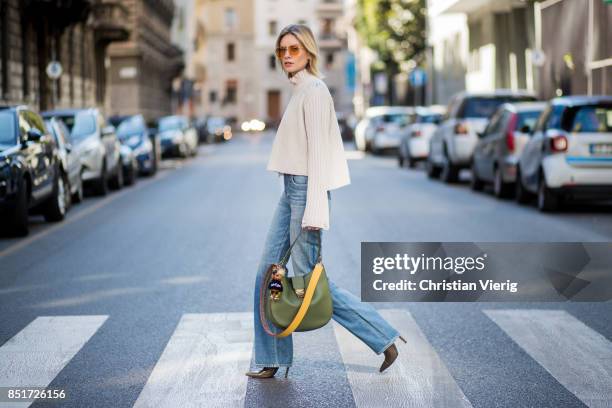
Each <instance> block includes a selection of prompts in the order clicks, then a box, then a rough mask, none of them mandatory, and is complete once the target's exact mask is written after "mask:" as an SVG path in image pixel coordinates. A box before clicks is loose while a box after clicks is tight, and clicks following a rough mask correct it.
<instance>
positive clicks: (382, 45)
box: [356, 0, 427, 71]
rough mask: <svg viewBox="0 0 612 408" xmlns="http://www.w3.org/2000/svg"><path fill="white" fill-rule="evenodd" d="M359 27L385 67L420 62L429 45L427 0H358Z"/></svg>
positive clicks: (393, 67) (392, 67)
mask: <svg viewBox="0 0 612 408" xmlns="http://www.w3.org/2000/svg"><path fill="white" fill-rule="evenodd" d="M357 7H358V9H357V19H356V28H357V31H358V32H359V34H360V36H361V37H362V38H363V39H364V40H365V42H366V43H367V45H368V46H369V47H370V48H372V49H373V50H374V51H376V52H377V53H378V55H379V58H380V61H381V62H382V63H384V66H385V70H391V71H395V70H397V68H398V66H399V65H400V64H401V63H402V62H406V61H410V60H412V61H414V63H416V64H418V63H419V62H420V61H421V59H422V57H423V51H424V50H425V46H426V18H427V8H426V0H358V1H357Z"/></svg>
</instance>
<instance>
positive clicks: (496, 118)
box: [484, 110, 505, 135]
mask: <svg viewBox="0 0 612 408" xmlns="http://www.w3.org/2000/svg"><path fill="white" fill-rule="evenodd" d="M504 112H505V111H504V110H498V111H497V112H496V113H495V114H494V115H493V117H492V118H491V120H490V121H489V125H488V126H487V128H486V129H485V131H484V133H485V134H487V135H490V134H492V133H497V132H498V131H499V129H500V128H501V124H502V118H503V116H504Z"/></svg>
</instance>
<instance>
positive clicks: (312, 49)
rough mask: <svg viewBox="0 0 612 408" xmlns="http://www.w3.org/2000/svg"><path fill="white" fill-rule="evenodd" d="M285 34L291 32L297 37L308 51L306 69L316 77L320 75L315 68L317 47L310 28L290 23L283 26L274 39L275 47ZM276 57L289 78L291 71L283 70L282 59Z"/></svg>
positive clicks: (277, 46)
mask: <svg viewBox="0 0 612 408" xmlns="http://www.w3.org/2000/svg"><path fill="white" fill-rule="evenodd" d="M287 34H292V35H293V36H295V38H297V40H298V42H299V43H300V45H301V46H302V48H304V50H306V53H308V62H307V63H306V70H307V71H308V72H310V73H311V74H312V75H314V76H316V77H319V78H320V77H321V73H320V72H319V69H318V68H317V62H318V60H319V48H318V47H317V41H316V40H315V37H314V35H313V34H312V31H311V30H310V28H308V26H307V25H305V24H291V25H288V26H287V27H285V28H283V29H282V30H281V32H280V34H278V38H277V39H276V48H279V47H280V43H281V40H282V39H283V37H284V36H286V35H287ZM276 59H277V60H279V61H280V66H281V68H282V70H283V71H284V72H285V73H286V74H287V77H288V78H291V76H292V75H291V73H289V72H287V71H285V68H284V67H283V61H282V59H281V58H279V57H278V56H276Z"/></svg>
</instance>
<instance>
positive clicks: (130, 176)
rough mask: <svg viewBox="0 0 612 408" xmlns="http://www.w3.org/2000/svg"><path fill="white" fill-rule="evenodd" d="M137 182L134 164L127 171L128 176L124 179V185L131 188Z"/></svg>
mask: <svg viewBox="0 0 612 408" xmlns="http://www.w3.org/2000/svg"><path fill="white" fill-rule="evenodd" d="M135 181H136V170H135V169H134V165H133V164H132V165H131V166H130V168H129V170H128V171H127V174H126V176H125V179H124V185H126V186H131V185H133V184H134V182H135Z"/></svg>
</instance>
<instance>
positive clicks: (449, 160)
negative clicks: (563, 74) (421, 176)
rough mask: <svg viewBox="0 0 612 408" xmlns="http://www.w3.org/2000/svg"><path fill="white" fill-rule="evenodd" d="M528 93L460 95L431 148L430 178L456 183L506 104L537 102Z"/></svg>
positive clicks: (450, 104)
mask: <svg viewBox="0 0 612 408" xmlns="http://www.w3.org/2000/svg"><path fill="white" fill-rule="evenodd" d="M535 100H536V98H535V96H534V95H533V94H531V93H528V92H525V91H512V90H503V89H500V90H497V91H494V92H491V93H468V92H461V93H459V94H457V95H455V96H454V97H453V98H452V100H451V102H450V103H449V105H448V109H447V115H446V117H445V120H444V121H443V122H442V123H441V124H440V126H438V128H437V129H436V131H435V132H434V134H433V136H432V137H431V142H430V145H429V156H428V158H427V175H428V176H429V177H430V178H437V177H440V176H441V178H442V180H444V181H445V182H447V183H451V182H454V181H457V179H458V176H459V171H460V170H461V169H462V168H469V167H470V166H471V163H472V154H473V153H474V148H475V147H476V143H477V142H478V134H479V133H482V131H484V129H485V127H486V125H487V123H488V121H489V118H490V117H491V116H492V115H493V113H495V111H496V110H497V108H498V107H499V106H500V105H501V104H503V103H505V102H528V101H535Z"/></svg>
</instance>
